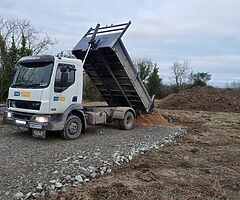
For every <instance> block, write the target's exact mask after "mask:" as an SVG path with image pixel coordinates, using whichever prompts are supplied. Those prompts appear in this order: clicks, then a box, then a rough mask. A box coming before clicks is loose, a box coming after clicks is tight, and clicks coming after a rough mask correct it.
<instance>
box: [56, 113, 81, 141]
mask: <svg viewBox="0 0 240 200" xmlns="http://www.w3.org/2000/svg"><path fill="white" fill-rule="evenodd" d="M81 131H82V121H81V119H80V118H79V117H77V116H75V115H71V116H69V117H68V118H67V120H66V123H65V126H64V129H63V131H62V133H61V135H62V137H63V138H64V139H66V140H74V139H77V138H79V136H80V134H81Z"/></svg>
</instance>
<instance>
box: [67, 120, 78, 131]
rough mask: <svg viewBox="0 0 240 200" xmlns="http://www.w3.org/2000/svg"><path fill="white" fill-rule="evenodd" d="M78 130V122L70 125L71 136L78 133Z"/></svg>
mask: <svg viewBox="0 0 240 200" xmlns="http://www.w3.org/2000/svg"><path fill="white" fill-rule="evenodd" d="M77 130H78V125H77V123H76V122H72V123H71V124H69V127H68V131H69V133H70V134H74V133H76V132H77Z"/></svg>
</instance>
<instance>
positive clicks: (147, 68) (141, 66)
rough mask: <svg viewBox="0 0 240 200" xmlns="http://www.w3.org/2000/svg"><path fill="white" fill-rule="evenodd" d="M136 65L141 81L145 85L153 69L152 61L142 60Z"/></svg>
mask: <svg viewBox="0 0 240 200" xmlns="http://www.w3.org/2000/svg"><path fill="white" fill-rule="evenodd" d="M135 65H136V67H137V69H138V71H139V77H140V79H141V80H142V82H143V83H144V84H145V82H146V81H147V79H148V77H149V75H150V74H151V71H152V69H153V63H152V61H150V60H147V59H142V60H139V61H137V62H136V64H135Z"/></svg>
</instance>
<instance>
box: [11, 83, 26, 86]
mask: <svg viewBox="0 0 240 200" xmlns="http://www.w3.org/2000/svg"><path fill="white" fill-rule="evenodd" d="M19 86H26V84H25V83H15V84H12V85H11V87H19Z"/></svg>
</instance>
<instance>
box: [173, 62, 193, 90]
mask: <svg viewBox="0 0 240 200" xmlns="http://www.w3.org/2000/svg"><path fill="white" fill-rule="evenodd" d="M171 70H172V72H173V75H174V76H173V78H174V80H175V83H176V86H177V88H179V89H183V86H184V81H185V79H186V78H187V74H188V70H189V63H188V62H187V61H186V60H185V61H183V62H174V63H173V65H172V66H171Z"/></svg>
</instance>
